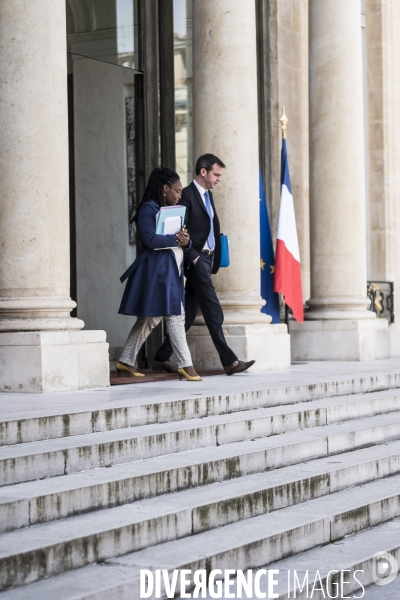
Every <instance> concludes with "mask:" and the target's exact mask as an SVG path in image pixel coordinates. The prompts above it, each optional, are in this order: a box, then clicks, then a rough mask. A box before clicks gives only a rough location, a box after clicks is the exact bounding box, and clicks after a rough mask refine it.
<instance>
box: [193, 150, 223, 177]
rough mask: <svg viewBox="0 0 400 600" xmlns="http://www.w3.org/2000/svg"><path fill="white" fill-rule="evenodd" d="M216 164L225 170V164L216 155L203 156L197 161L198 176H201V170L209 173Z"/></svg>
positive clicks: (196, 170) (196, 171)
mask: <svg viewBox="0 0 400 600" xmlns="http://www.w3.org/2000/svg"><path fill="white" fill-rule="evenodd" d="M215 164H217V165H218V166H219V167H222V168H223V169H225V165H224V163H223V162H222V160H220V159H219V158H218V156H215V154H202V155H201V156H200V157H199V158H198V159H197V161H196V168H195V173H196V175H199V174H200V171H201V169H205V170H206V171H207V172H208V171H211V169H212V168H213V165H215Z"/></svg>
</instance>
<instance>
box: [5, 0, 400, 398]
mask: <svg viewBox="0 0 400 600" xmlns="http://www.w3.org/2000/svg"><path fill="white" fill-rule="evenodd" d="M134 4H135V6H136V8H137V11H139V12H140V11H142V12H140V15H141V17H140V23H141V27H142V28H145V29H146V36H147V37H146V36H145V38H146V40H147V41H146V40H145V42H146V43H145V44H144V45H143V46H142V54H140V48H139V46H140V43H142V42H143V35H142V36H141V37H140V36H139V35H138V20H137V14H136V12H137V11H136V12H135V18H134V25H132V27H133V28H134V31H132V40H133V42H132V44H133V46H132V48H131V49H128V50H129V52H130V54H129V52H128V50H127V48H126V47H124V46H123V45H121V38H120V30H119V27H120V25H119V24H120V23H121V14H118V11H117V12H116V10H117V8H115V10H114V9H112V8H110V6H111V5H110V3H105V2H104V3H102V2H97V3H96V5H95V4H94V3H92V2H90V1H89V0H68V2H67V3H66V5H65V4H64V2H62V1H61V0H49V2H48V3H47V4H46V8H45V9H44V8H43V6H42V3H40V2H39V1H38V0H33V1H32V0H31V1H30V2H27V1H26V0H19V1H18V2H14V1H12V0H5V1H4V2H3V3H2V6H1V9H0V75H1V77H0V88H1V89H0V93H1V98H2V110H1V114H0V126H1V131H2V144H1V148H0V181H1V196H0V203H1V219H0V239H1V245H0V364H1V371H0V389H5V390H8V391H14V390H22V391H44V390H52V389H54V390H56V389H57V390H58V389H77V388H80V387H93V386H96V385H106V384H107V365H108V356H107V343H106V342H105V334H104V333H103V330H105V331H106V333H107V338H108V340H109V341H110V343H111V346H112V348H113V352H114V353H116V352H117V350H118V348H119V347H120V346H121V345H122V344H123V342H124V338H125V335H126V333H127V332H128V330H129V328H130V326H131V320H130V319H128V318H125V317H117V309H118V301H119V296H120V293H121V289H120V286H119V283H118V276H119V274H120V273H121V272H122V271H123V270H124V268H125V266H126V265H127V264H129V263H130V262H131V260H132V259H133V258H134V256H135V247H134V246H133V245H132V243H131V244H130V243H129V235H128V229H127V218H128V217H127V215H128V206H127V202H126V196H127V181H128V173H127V163H126V131H125V118H126V116H125V113H124V107H125V99H126V98H127V97H129V96H133V95H134V94H135V93H137V92H135V85H134V84H133V83H132V82H133V79H132V77H133V75H131V74H132V71H130V70H129V69H123V67H121V66H117V65H125V66H126V65H128V64H129V66H133V67H135V68H137V69H139V70H140V69H143V71H144V75H143V82H144V84H143V85H144V91H143V93H144V97H145V101H144V107H145V108H144V116H143V119H144V121H145V127H144V129H145V132H146V135H147V137H146V139H145V146H144V148H143V149H142V153H143V155H144V156H145V158H144V163H145V164H144V165H143V169H142V170H143V173H148V172H149V170H151V168H153V167H154V166H156V164H157V162H160V160H161V157H160V156H159V154H158V152H159V151H158V144H157V139H158V126H156V125H155V124H154V123H155V121H156V120H157V114H158V113H157V102H158V96H157V94H156V93H155V91H156V88H157V72H158V71H157V69H158V67H157V64H156V62H154V60H155V61H157V57H156V53H155V54H154V56H152V57H150V55H149V54H146V55H145V56H144V54H143V52H144V51H143V48H144V49H145V51H146V52H147V53H149V52H150V50H149V49H150V47H153V46H154V44H153V46H151V44H150V41H151V40H153V37H152V36H154V35H156V29H154V28H155V27H156V23H157V21H156V20H154V19H153V18H152V14H153V15H154V13H151V10H153V11H154V10H156V3H155V2H153V0H151V1H149V2H147V3H143V0H137V2H135V3H134V2H132V6H133V5H134ZM181 4H182V6H183V7H186V8H185V11H186V12H185V15H186V18H187V27H186V31H187V32H189V33H190V35H189V34H187V35H189V38H188V37H186V46H187V50H186V54H185V56H186V61H189V62H190V64H189V63H187V64H186V65H184V64H183V63H182V65H181V67H182V68H181V71H182V72H181V73H180V78H181V79H182V81H183V82H184V80H185V72H184V68H186V78H187V84H188V85H190V86H191V85H192V83H193V106H192V96H191V94H190V97H189V94H188V100H187V102H188V104H187V107H186V109H184V110H186V111H187V114H188V115H190V119H188V126H187V127H188V129H187V132H186V133H185V135H186V138H185V140H186V142H185V143H186V145H187V152H188V153H190V151H191V147H192V136H193V156H197V155H198V154H200V153H202V152H206V151H212V152H214V153H216V154H217V155H220V156H221V158H222V159H223V160H224V162H226V164H227V169H226V172H225V174H224V179H223V182H222V183H221V184H220V187H219V188H218V189H217V192H216V202H217V207H218V212H219V215H220V218H221V222H222V230H223V231H224V233H227V234H228V235H229V237H230V241H231V254H232V256H231V261H232V266H231V267H230V269H227V270H224V271H222V272H220V274H219V275H218V276H217V277H216V279H215V285H216V288H217V290H218V293H219V295H220V298H221V302H222V305H223V308H224V311H225V315H226V321H225V325H226V334H227V336H228V337H229V339H230V343H231V345H232V347H233V348H234V349H236V350H237V351H238V352H240V354H241V358H252V357H253V355H254V357H255V358H257V363H256V364H257V368H258V369H261V370H269V369H276V368H283V367H287V366H288V365H289V364H290V343H289V336H288V334H287V330H286V326H285V325H283V324H282V325H276V326H275V325H271V324H270V323H269V319H268V317H266V316H265V315H262V314H261V313H260V307H261V305H262V301H261V299H260V296H259V232H258V201H259V200H258V165H259V163H261V168H262V171H263V174H264V179H265V184H266V189H267V196H268V207H269V210H270V219H271V225H272V229H273V232H275V231H276V224H277V217H278V211H279V150H280V130H279V123H278V118H279V114H280V110H281V107H282V105H284V106H285V109H286V113H287V115H288V117H289V128H288V135H287V139H288V149H289V162H290V170H291V179H292V187H293V196H294V203H295V211H296V218H297V226H298V234H299V245H300V254H301V262H302V275H303V293H304V301H305V302H307V303H308V307H309V311H308V312H307V313H306V322H305V324H304V325H299V324H297V323H295V322H293V321H292V322H291V323H290V334H291V335H290V338H291V345H292V358H294V359H300V360H303V359H307V360H324V359H326V360H328V359H335V360H348V359H354V360H364V359H367V358H368V359H371V358H380V357H384V356H388V355H390V354H392V355H394V354H398V353H400V335H398V331H399V330H398V326H397V324H396V323H395V324H391V325H389V326H388V324H387V321H385V320H384V319H376V318H375V317H374V313H373V312H371V311H369V310H367V309H368V304H369V301H368V299H367V296H366V281H367V279H370V280H379V281H393V282H394V285H395V292H396V291H397V286H398V285H400V258H399V256H400V252H399V246H400V203H399V201H398V199H397V195H398V192H397V190H398V189H399V184H400V171H399V167H398V165H399V164H400V160H399V159H400V142H399V140H400V119H399V117H398V110H397V105H398V104H399V101H400V58H399V57H400V48H399V44H400V36H399V35H398V29H399V27H400V7H399V6H398V3H397V2H396V0H365V2H360V3H359V2H357V1H354V2H348V0H324V2H323V3H322V2H320V0H269V1H265V2H261V1H260V2H258V3H256V5H255V7H254V5H253V4H251V3H250V4H249V3H248V2H246V1H245V0H237V2H235V3H234V7H233V8H232V6H233V5H232V3H231V2H229V1H228V0H213V1H211V0H193V1H189V0H187V1H186V2H184V3H181ZM106 5H107V6H106ZM65 6H66V8H67V10H66V8H65ZM115 6H116V7H117V5H115ZM118 6H119V5H118ZM176 6H177V5H176ZM255 8H256V10H255ZM118 10H119V8H118ZM171 10H172V3H171ZM146 11H147V12H146ZM216 11H217V12H218V13H219V14H220V15H221V17H220V18H218V19H216V18H215V12H216ZM192 17H193V19H192ZM135 19H136V20H135ZM66 22H67V26H68V38H67V39H68V48H69V50H72V52H73V53H74V54H73V55H72V57H73V58H72V60H71V59H70V60H69V61H68V69H69V73H70V74H71V76H73V81H74V92H73V94H74V109H73V115H74V144H75V159H74V167H75V172H74V178H75V179H74V181H72V183H71V182H70V184H71V185H73V186H74V192H75V198H74V202H75V204H74V210H75V218H76V223H75V225H76V239H73V240H72V243H73V245H74V244H76V257H77V268H76V272H74V274H73V276H74V277H75V278H76V281H77V290H78V291H77V300H78V307H77V318H76V317H71V316H70V312H71V310H73V309H74V306H75V302H74V301H73V300H71V298H70V281H69V278H70V265H69V239H70V236H69V225H68V224H69V216H68V203H69V199H68V110H67V68H66V67H67V61H66V48H67V39H66V35H65V31H66ZM32 23H37V24H38V26H37V27H33V26H32ZM189 23H190V24H189ZM162 26H163V23H160V27H162ZM15 27H17V29H18V31H19V32H20V35H19V36H17V37H15V36H13V35H12V32H13V31H14V30H15ZM151 28H153V29H151ZM192 28H193V29H192ZM150 30H151V31H150ZM142 34H143V30H142ZM21 36H22V38H23V40H24V44H25V45H26V52H25V54H24V57H23V60H20V56H21V47H20V38H21ZM22 38H21V39H22ZM154 39H155V38H154ZM182 39H183V38H182ZM138 40H139V41H138ZM138 44H139V46H138ZM146 44H147V45H146ZM146 49H147V50H146ZM161 51H162V49H161ZM257 53H258V54H257ZM128 55H129V60H128ZM16 57H19V58H18V63H17V62H16ZM84 57H86V58H84ZM192 57H193V63H192ZM93 59H96V61H94V60H93ZM150 59H151V60H153V62H151V60H150ZM100 61H102V62H100ZM173 61H174V57H173V54H172V56H171V64H173ZM106 63H112V64H106ZM257 66H258V71H257ZM123 71H125V73H124V72H123ZM182 81H181V85H184V84H183V83H182ZM146 94H147V95H146ZM138 97H140V94H139V96H138ZM160 101H161V102H162V101H163V99H162V98H161V100H160ZM151 103H153V112H154V110H155V111H156V112H155V113H154V114H155V115H156V116H155V117H154V114H153V120H152V117H151V113H150V112H149V106H150V105H151ZM189 104H190V106H189ZM92 107H94V109H93V108H92ZM154 107H155V108H154ZM149 115H150V116H149ZM33 117H34V118H33ZM139 117H140V115H139ZM140 118H141V117H140ZM192 122H193V129H192V128H191V125H190V124H191V123H192ZM260 124H262V127H260ZM149 132H150V133H149ZM163 135H165V133H163V131H161V136H163ZM264 136H265V139H261V142H260V138H263V137H264ZM188 140H189V141H190V143H189V141H188ZM70 143H71V138H70ZM259 144H260V148H261V154H260V157H259V154H258V148H259ZM136 150H137V154H138V156H139V158H140V152H141V150H140V147H139V146H138V147H137V148H136ZM157 156H158V158H157ZM192 158H193V157H190V156H189V154H188V156H187V161H188V164H192V163H191V160H192ZM185 160H186V158H185ZM153 163H154V164H153ZM170 166H171V165H170ZM172 166H173V165H172ZM95 171H96V173H97V175H93V173H94V172H95ZM88 172H91V173H92V175H93V177H92V176H91V178H90V177H89V176H88ZM139 189H140V185H139V183H138V190H139ZM138 193H139V192H138ZM131 242H132V240H131ZM395 298H396V300H395V306H394V310H395V314H396V315H399V314H400V294H395ZM83 321H85V322H86V323H87V326H88V327H89V330H83V331H82V332H81V331H80V330H81V329H82V327H83ZM189 343H190V346H191V349H192V351H193V355H194V358H195V362H197V364H198V365H199V366H203V367H209V368H214V367H216V366H217V362H216V358H215V356H214V354H213V348H212V345H210V340H209V337H208V335H207V331H206V328H205V326H204V323H203V322H202V319H201V318H199V319H198V321H197V322H196V325H195V327H193V329H192V331H191V332H190V334H189ZM49 347H51V348H52V350H50V353H49ZM33 348H35V350H34V351H33ZM67 348H68V350H67ZM57 356H59V357H60V358H59V359H57V360H56V358H55V357H57ZM83 356H85V358H84V359H83V358H82V357H83ZM46 357H47V358H46ZM77 365H80V366H79V367H78V366H77ZM74 371H76V373H79V375H76V376H72V375H71V373H72V372H74ZM96 374H97V375H96Z"/></svg>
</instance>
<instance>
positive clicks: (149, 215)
mask: <svg viewBox="0 0 400 600" xmlns="http://www.w3.org/2000/svg"><path fill="white" fill-rule="evenodd" d="M159 210H160V207H159V206H158V204H157V202H154V200H149V201H148V202H145V203H144V204H143V205H142V207H141V208H140V209H139V211H138V213H136V216H135V220H136V222H137V225H138V228H139V231H140V237H141V238H142V251H141V253H140V254H139V256H138V257H137V258H136V260H135V261H134V262H133V263H132V264H131V266H130V267H129V269H127V270H126V271H125V273H124V274H123V275H122V276H121V278H120V279H121V283H123V282H124V281H125V279H128V281H127V283H126V287H125V291H124V294H123V297H122V301H121V306H120V309H119V311H118V312H119V313H121V314H123V315H136V316H138V317H163V316H165V315H180V314H181V305H182V303H183V304H184V289H183V272H181V274H179V272H178V268H177V265H176V260H175V255H174V253H173V252H172V250H168V247H175V246H179V244H178V243H177V241H176V235H158V234H156V216H157V213H158V211H159ZM155 248H165V250H155ZM186 252H188V250H187V249H186V248H183V255H184V256H185V253H186ZM182 271H183V269H182Z"/></svg>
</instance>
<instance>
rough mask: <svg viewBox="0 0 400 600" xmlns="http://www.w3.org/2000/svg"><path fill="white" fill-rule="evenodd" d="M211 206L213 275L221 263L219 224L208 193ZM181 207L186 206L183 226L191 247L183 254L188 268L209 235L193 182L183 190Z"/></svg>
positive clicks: (205, 213) (201, 201)
mask: <svg viewBox="0 0 400 600" xmlns="http://www.w3.org/2000/svg"><path fill="white" fill-rule="evenodd" d="M209 195H210V201H211V206H212V208H213V211H214V235H215V253H214V265H213V270H212V272H213V273H217V272H218V269H219V265H220V262H221V238H220V224H219V219H218V215H217V211H216V210H215V204H214V200H213V197H212V193H211V192H209ZM179 204H182V206H186V215H185V224H186V227H187V230H188V232H189V235H190V240H191V242H192V246H191V248H190V249H189V250H187V251H186V252H185V266H186V267H187V268H190V265H191V264H192V262H193V261H194V260H196V258H197V257H198V256H199V252H200V250H202V249H203V248H204V244H205V243H206V241H207V238H208V234H209V233H210V217H209V216H208V213H207V210H206V207H205V206H204V202H203V200H202V199H201V196H200V193H199V190H198V189H197V187H196V186H195V184H194V183H193V181H192V182H191V183H190V185H188V186H187V187H185V188H184V189H183V192H182V198H181V200H180V202H179Z"/></svg>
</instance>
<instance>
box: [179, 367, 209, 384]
mask: <svg viewBox="0 0 400 600" xmlns="http://www.w3.org/2000/svg"><path fill="white" fill-rule="evenodd" d="M178 373H179V379H180V380H182V379H183V378H185V379H186V381H203V380H202V378H201V377H200V375H196V377H192V376H191V375H188V374H187V373H186V371H185V369H178Z"/></svg>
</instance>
